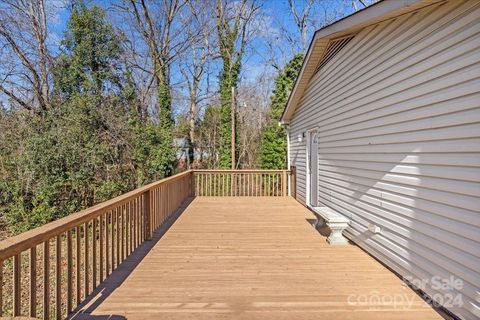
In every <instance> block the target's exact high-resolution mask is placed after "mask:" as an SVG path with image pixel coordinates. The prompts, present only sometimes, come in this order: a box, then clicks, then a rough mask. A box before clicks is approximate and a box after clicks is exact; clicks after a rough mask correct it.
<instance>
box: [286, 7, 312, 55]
mask: <svg viewBox="0 0 480 320" xmlns="http://www.w3.org/2000/svg"><path fill="white" fill-rule="evenodd" d="M294 2H295V0H288V5H289V7H290V11H291V13H292V17H293V20H294V21H295V25H296V26H297V28H298V31H299V33H300V40H301V51H302V52H305V50H306V49H307V40H308V39H307V35H308V33H307V32H308V28H309V27H310V25H309V19H310V11H311V9H312V7H313V0H307V1H306V2H304V5H303V8H301V9H300V10H301V11H298V10H299V9H297V7H296V6H295V3H294Z"/></svg>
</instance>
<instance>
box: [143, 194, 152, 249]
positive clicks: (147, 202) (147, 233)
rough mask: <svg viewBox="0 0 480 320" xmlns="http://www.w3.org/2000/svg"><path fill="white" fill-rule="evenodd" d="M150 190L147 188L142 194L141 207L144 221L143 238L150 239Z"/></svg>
mask: <svg viewBox="0 0 480 320" xmlns="http://www.w3.org/2000/svg"><path fill="white" fill-rule="evenodd" d="M151 193H152V192H151V191H150V190H147V191H146V192H145V193H144V194H143V208H144V212H143V214H144V221H145V240H152V228H151V224H152V212H153V211H152V199H151Z"/></svg>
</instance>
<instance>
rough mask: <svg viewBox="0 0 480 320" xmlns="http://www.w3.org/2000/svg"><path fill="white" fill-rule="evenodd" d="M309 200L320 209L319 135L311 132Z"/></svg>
mask: <svg viewBox="0 0 480 320" xmlns="http://www.w3.org/2000/svg"><path fill="white" fill-rule="evenodd" d="M308 151H309V152H308V154H309V158H308V175H309V179H308V181H309V193H308V194H309V199H308V203H309V205H310V206H312V207H318V133H317V131H311V132H310V135H309V141H308Z"/></svg>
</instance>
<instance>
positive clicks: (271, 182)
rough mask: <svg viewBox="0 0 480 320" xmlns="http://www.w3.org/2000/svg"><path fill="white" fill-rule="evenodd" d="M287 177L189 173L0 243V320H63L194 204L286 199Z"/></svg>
mask: <svg viewBox="0 0 480 320" xmlns="http://www.w3.org/2000/svg"><path fill="white" fill-rule="evenodd" d="M290 173H291V172H290V171H287V170H189V171H186V172H183V173H180V174H177V175H175V176H172V177H169V178H166V179H163V180H160V181H158V182H155V183H152V184H149V185H146V186H144V187H141V188H139V189H136V190H133V191H131V192H128V193H126V194H124V195H121V196H119V197H116V198H114V199H111V200H108V201H106V202H103V203H101V204H98V205H96V206H93V207H91V208H88V209H86V210H83V211H80V212H77V213H74V214H71V215H69V216H67V217H65V218H62V219H59V220H57V221H54V222H51V223H48V224H46V225H44V226H41V227H38V228H36V229H33V230H30V231H27V232H24V233H22V234H20V235H18V236H14V237H11V238H8V239H6V240H4V241H1V242H0V316H30V317H33V318H43V319H50V318H56V319H62V318H64V317H65V316H67V315H68V314H70V313H71V312H72V311H73V310H74V309H75V308H76V307H77V306H78V305H79V304H80V303H82V302H83V301H84V299H85V298H86V297H87V296H88V295H89V294H90V293H92V291H93V290H94V289H95V288H96V287H97V286H98V285H99V284H100V283H102V282H103V281H104V280H105V279H106V278H107V277H108V276H109V275H110V274H111V273H112V272H113V271H114V270H115V269H116V268H117V267H118V266H119V265H120V264H121V263H122V262H123V261H124V260H125V259H126V258H127V257H128V256H129V255H130V254H131V253H132V252H133V251H134V250H135V249H136V248H137V247H138V246H139V245H140V244H142V243H143V242H144V241H145V240H148V239H151V236H152V232H153V231H154V230H156V229H157V228H158V227H160V226H161V225H162V224H163V223H164V222H165V221H166V220H167V219H168V218H169V217H170V216H171V215H172V214H173V213H174V212H175V211H176V210H177V209H178V208H179V207H180V206H181V204H182V203H183V202H184V201H185V200H187V199H188V198H190V197H193V196H287V195H288V183H287V181H288V175H289V174H290Z"/></svg>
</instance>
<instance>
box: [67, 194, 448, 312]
mask: <svg viewBox="0 0 480 320" xmlns="http://www.w3.org/2000/svg"><path fill="white" fill-rule="evenodd" d="M310 219H313V216H312V215H311V214H310V212H309V211H308V210H307V209H305V208H304V207H302V206H301V205H300V204H298V203H297V202H296V201H295V200H293V199H292V198H287V197H285V198H284V197H277V198H275V197H269V198H267V197H265V198H264V197H260V198H247V197H237V198H229V197H197V198H195V199H194V200H192V202H191V203H190V204H189V205H188V207H186V208H185V210H184V211H183V213H181V214H180V215H179V217H178V219H177V220H176V221H175V222H174V223H173V225H172V226H171V228H170V229H168V231H167V232H166V233H165V234H163V236H162V233H163V230H159V231H157V232H156V233H155V234H154V239H153V240H152V241H147V242H146V243H144V244H143V245H142V247H140V248H139V249H138V250H136V251H135V252H134V253H133V254H132V256H130V257H129V258H128V259H127V260H126V261H125V262H124V263H123V264H122V265H121V266H120V267H119V268H118V269H117V270H116V271H115V272H114V273H113V274H112V275H111V276H110V277H109V278H108V279H107V280H106V281H105V282H104V283H102V284H101V285H100V287H98V288H97V289H96V290H95V291H94V293H93V294H92V295H91V298H90V299H87V301H86V303H84V304H83V305H82V306H81V308H80V309H79V311H78V310H77V314H76V315H75V316H74V318H76V319H84V318H88V319H96V318H98V319H275V320H277V319H382V320H383V319H402V320H403V319H441V317H440V315H439V314H438V313H437V312H436V311H435V310H433V309H432V308H431V307H429V306H428V305H426V304H425V303H424V302H423V300H422V299H421V298H419V297H418V296H417V295H416V294H415V293H414V292H413V291H412V290H411V289H409V288H407V287H405V286H404V285H403V283H402V281H401V280H400V279H399V278H398V277H397V276H396V275H394V274H393V273H392V272H390V271H389V270H388V269H387V268H385V267H384V266H382V265H381V264H380V263H379V262H377V261H376V260H375V259H373V258H372V257H370V256H369V255H368V254H366V253H365V252H363V251H362V250H361V249H359V248H358V247H357V246H354V245H348V246H345V247H332V246H329V245H328V244H327V243H326V242H325V236H323V235H321V234H320V233H319V232H318V231H316V230H315V229H314V228H313V227H312V226H311V224H310V223H309V220H310Z"/></svg>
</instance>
